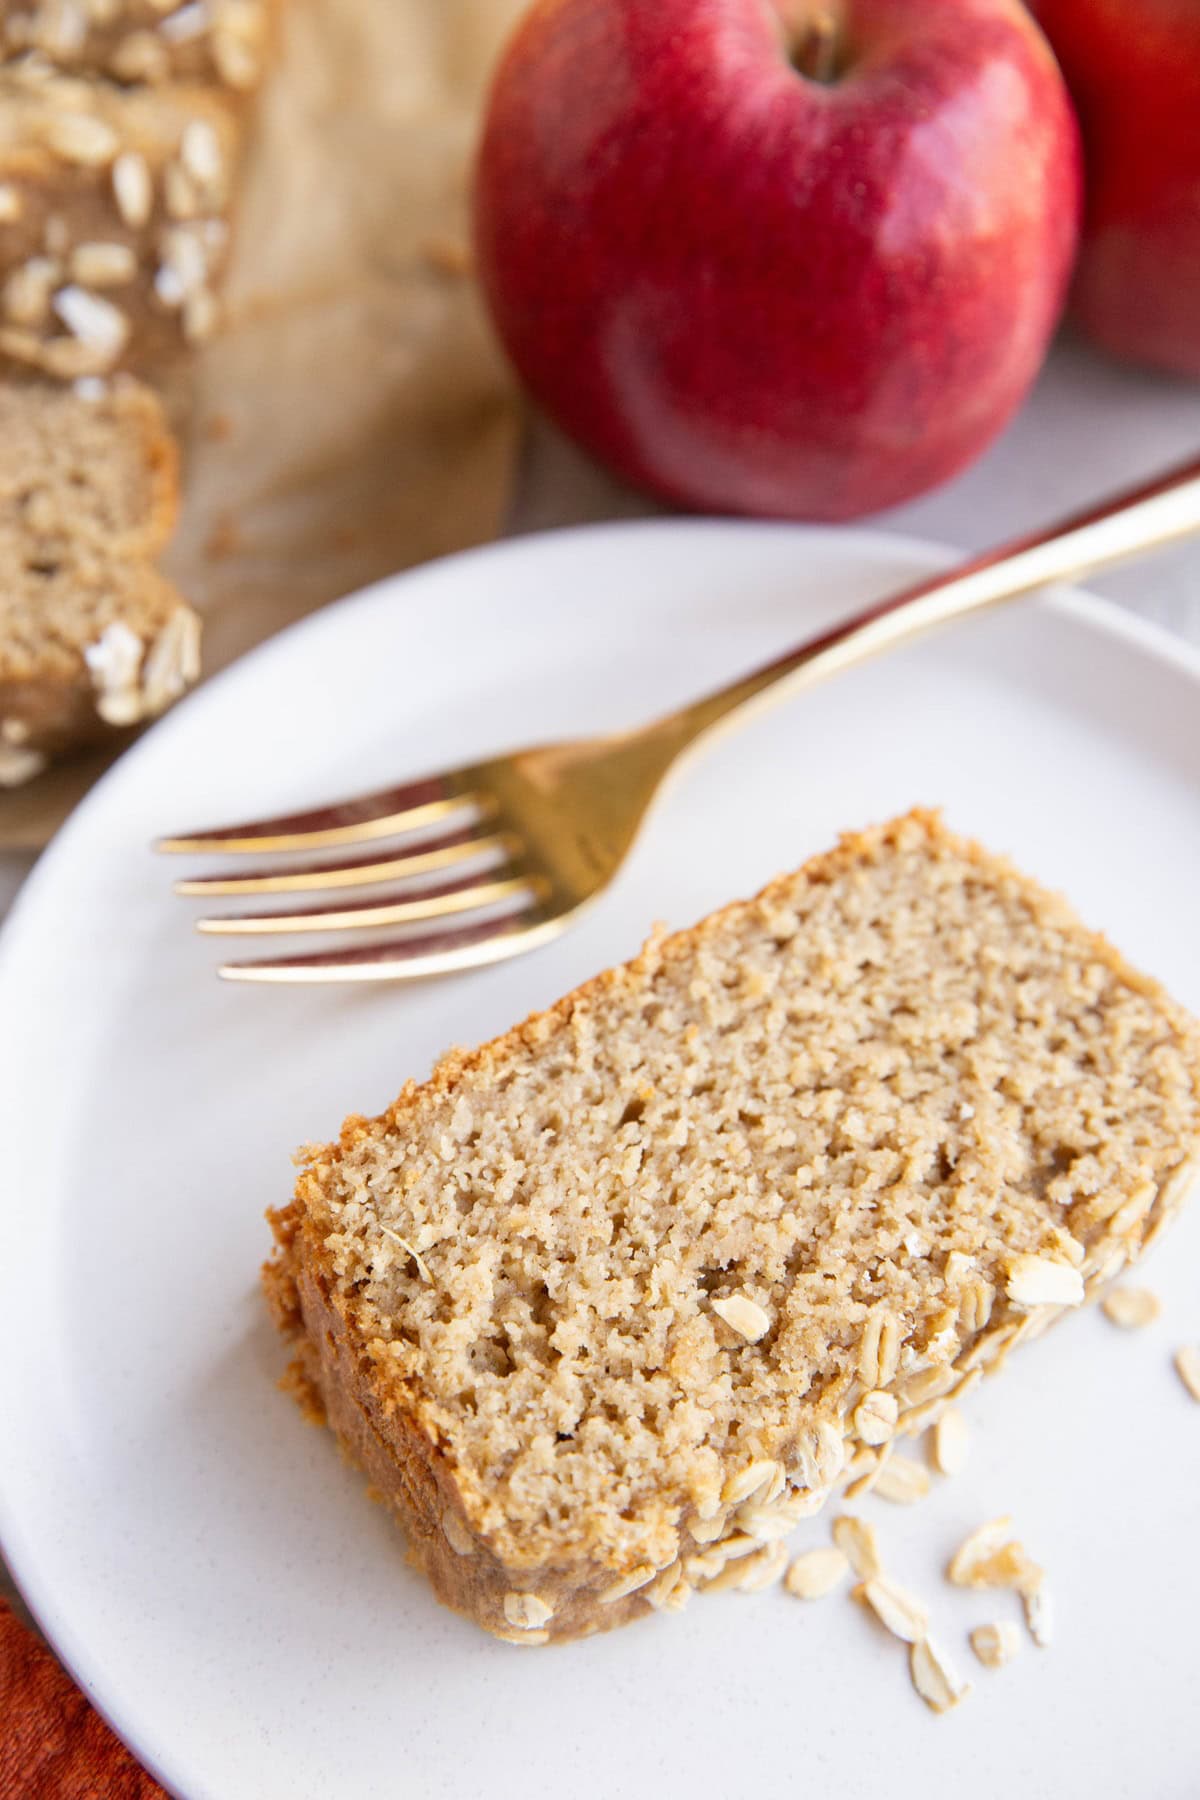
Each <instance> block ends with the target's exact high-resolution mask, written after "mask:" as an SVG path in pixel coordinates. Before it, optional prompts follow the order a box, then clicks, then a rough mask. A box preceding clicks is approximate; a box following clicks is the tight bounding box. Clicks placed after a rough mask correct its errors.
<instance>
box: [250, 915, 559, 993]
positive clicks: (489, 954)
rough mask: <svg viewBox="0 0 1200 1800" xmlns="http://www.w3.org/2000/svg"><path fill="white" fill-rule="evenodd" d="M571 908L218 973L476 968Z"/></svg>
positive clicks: (515, 951)
mask: <svg viewBox="0 0 1200 1800" xmlns="http://www.w3.org/2000/svg"><path fill="white" fill-rule="evenodd" d="M569 919H570V914H569V913H562V914H558V915H556V916H553V917H549V918H547V917H541V918H539V917H538V916H537V915H536V914H535V915H534V916H533V917H532V918H529V917H523V916H518V917H517V918H515V919H514V918H513V916H512V915H511V914H509V915H507V916H506V917H504V918H501V919H489V920H487V921H486V922H485V923H483V924H480V925H466V926H460V927H459V928H458V929H456V930H449V931H435V932H429V933H426V934H424V935H422V936H420V937H409V938H397V939H395V940H392V941H390V942H388V943H384V944H375V945H364V946H362V947H361V948H353V949H349V950H329V951H317V952H315V953H313V954H312V955H308V956H280V957H273V958H271V959H270V960H267V961H263V962H236V963H224V964H223V965H222V966H221V968H219V969H218V971H217V973H218V974H219V975H220V976H221V977H222V978H223V979H224V980H225V981H257V982H280V983H284V982H306V983H311V982H332V981H417V980H420V979H422V978H423V977H426V976H430V975H448V974H451V973H453V971H455V970H457V969H471V968H477V967H479V966H480V965H482V964H484V963H491V962H499V961H501V959H502V958H504V957H507V956H517V955H519V954H520V953H521V952H522V951H525V950H532V949H534V948H535V947H536V946H537V945H538V944H543V943H545V942H546V941H547V940H548V939H549V938H552V937H557V935H558V933H559V932H560V931H562V930H563V929H564V928H565V927H566V925H567V924H568V922H569Z"/></svg>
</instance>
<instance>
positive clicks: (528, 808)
mask: <svg viewBox="0 0 1200 1800" xmlns="http://www.w3.org/2000/svg"><path fill="white" fill-rule="evenodd" d="M1197 530H1200V461H1197V462H1192V463H1189V464H1188V465H1186V466H1185V467H1183V468H1180V469H1175V470H1173V471H1171V473H1169V474H1167V475H1165V476H1162V477H1160V479H1158V480H1157V481H1154V482H1151V483H1149V484H1148V485H1146V486H1144V487H1141V488H1137V489H1134V490H1131V491H1129V492H1126V493H1123V494H1120V495H1118V496H1116V497H1115V498H1113V499H1110V500H1109V501H1107V502H1106V503H1104V504H1103V505H1100V506H1097V507H1094V508H1092V509H1090V510H1089V511H1087V512H1084V513H1080V514H1076V515H1074V516H1072V517H1071V518H1069V519H1067V520H1065V521H1064V522H1062V523H1061V524H1059V525H1057V526H1055V527H1052V528H1051V529H1050V530H1048V531H1045V532H1040V533H1038V534H1036V535H1035V536H1032V537H1027V538H1022V539H1020V540H1018V541H1016V542H1013V543H1010V544H1007V545H1005V546H1003V547H1002V548H1000V549H998V550H995V551H992V552H990V553H989V554H987V555H984V556H981V557H978V558H976V559H974V560H973V561H970V562H967V563H964V564H961V565H960V566H959V567H957V568H955V569H952V570H950V571H949V572H947V573H946V574H943V575H936V576H934V577H932V578H931V579H930V580H927V581H923V582H920V583H918V584H917V585H916V586H914V587H909V588H906V589H905V590H904V591H903V592H902V593H899V594H896V595H894V596H893V597H892V598H890V599H887V600H883V601H880V602H879V603H877V604H876V605H874V606H872V607H869V608H868V609H867V610H866V611H864V612H860V613H858V614H856V615H855V616H854V617H853V618H851V619H847V620H846V621H844V622H843V623H842V624H840V625H836V626H834V627H833V629H832V630H830V631H827V632H825V633H823V634H822V635H821V636H819V637H816V638H813V639H811V640H810V641H809V642H808V643H805V644H802V645H801V646H800V647H799V649H797V650H793V651H791V652H790V654H788V655H786V656H782V657H780V658H778V660H776V661H775V662H772V663H769V664H767V665H766V666H765V667H764V668H761V669H756V670H754V671H753V672H752V673H751V674H749V675H745V676H743V677H742V678H741V680H739V681H736V682H734V683H733V684H732V685H731V686H729V687H726V688H722V689H720V691H719V692H716V693H712V694H707V695H705V696H704V697H703V698H702V699H699V700H696V701H693V702H692V704H691V705H689V706H684V707H682V708H680V710H679V711H678V712H674V713H670V714H668V715H667V716H666V717H665V718H662V719H657V720H655V721H654V722H653V723H652V724H650V725H647V726H645V727H644V728H642V729H641V730H638V731H631V732H623V733H621V734H619V735H617V736H615V737H603V738H590V739H587V738H585V739H580V740H578V741H576V742H571V743H563V744H551V745H548V746H543V747H539V748H534V749H528V750H518V751H515V752H514V753H512V754H511V755H508V756H498V757H494V758H492V759H491V760H489V761H487V762H477V763H468V764H465V765H464V766H463V767H462V768H458V769H450V770H447V771H446V772H445V773H443V774H440V775H428V776H425V777H424V778H423V779H421V780H419V781H411V782H407V783H405V784H403V785H401V786H399V787H392V788H385V789H383V790H382V791H381V792H379V793H374V794H367V795H363V796H361V797H359V798H357V799H353V800H346V801H342V802H341V803H340V804H335V805H332V806H325V807H320V808H318V809H317V810H315V811H312V812H305V813H293V814H290V815H286V816H284V817H280V818H274V819H265V820H261V821H259V822H258V823H252V824H244V825H235V826H228V827H225V828H222V829H216V830H211V831H198V832H189V833H187V834H186V835H184V836H179V837H170V838H166V839H164V840H163V841H162V842H161V843H160V844H159V846H158V847H159V849H161V850H167V851H189V852H195V853H205V854H209V853H213V852H235V851H236V852H239V853H244V852H257V853H260V854H263V855H266V854H268V853H270V854H274V853H276V852H296V851H300V852H309V851H314V850H316V851H324V850H338V851H344V850H347V849H359V850H362V851H365V853H364V854H360V855H357V856H353V857H350V858H343V859H341V860H332V861H327V860H320V861H311V860H308V859H307V858H305V859H304V860H301V861H299V862H291V863H288V864H282V865H281V864H278V863H277V864H274V865H272V866H268V867H266V868H262V869H255V870H252V871H251V872H249V873H245V874H221V875H206V876H200V877H197V878H195V879H192V880H189V881H181V882H179V883H178V884H177V888H176V891H177V892H178V893H181V894H195V895H203V896H205V897H210V896H215V895H229V894H303V893H317V892H321V891H324V890H332V891H334V892H338V893H341V894H342V895H343V896H344V897H343V898H340V899H338V900H337V901H332V900H326V901H325V902H324V903H322V904H318V905H315V906H310V907H300V908H293V909H292V910H289V911H286V912H264V913H251V914H246V913H236V914H232V915H226V916H223V917H215V918H203V919H201V920H199V922H198V927H199V929H200V930H201V931H206V932H212V933H219V934H222V935H232V934H246V935H249V934H255V933H257V934H275V933H279V932H317V931H337V932H350V931H355V930H364V929H370V930H372V931H380V930H390V929H392V928H394V927H399V926H403V927H408V926H413V925H421V926H425V925H430V924H432V925H434V926H436V927H438V929H435V930H434V931H432V932H431V931H422V932H420V933H411V932H409V933H407V934H406V935H403V936H401V937H399V938H392V939H390V940H387V941H383V942H379V941H377V940H373V941H372V942H371V943H369V944H365V945H361V946H351V947H350V948H338V949H334V950H329V951H324V952H322V951H317V952H312V953H309V954H301V955H294V956H286V957H276V958H271V959H267V960H263V961H258V962H236V963H227V964H225V965H224V966H223V967H222V968H221V970H220V973H221V975H223V976H225V977H226V978H227V979H229V980H234V981H277V982H278V981H288V982H295V981H307V982H311V981H394V980H400V979H413V978H415V977H419V976H428V975H441V974H446V973H449V972H450V971H451V970H454V969H466V968H471V967H474V966H476V965H478V964H481V963H489V962H496V961H498V960H499V959H500V958H502V957H506V956H515V955H516V954H517V953H518V952H520V951H523V950H532V949H533V948H534V947H535V945H537V944H543V943H545V942H546V941H547V939H549V938H552V937H555V936H557V935H558V933H559V932H561V931H565V930H566V928H567V926H568V925H570V924H571V922H572V921H573V920H575V919H577V918H578V917H579V916H580V914H581V913H582V911H583V909H584V908H585V907H587V906H590V905H591V904H592V903H593V902H594V901H595V900H597V899H598V898H599V896H600V895H601V894H602V893H603V892H604V890H605V888H606V887H607V886H608V884H609V883H610V882H611V881H612V879H613V877H614V875H615V874H616V872H617V870H618V869H619V868H620V866H621V864H622V862H623V861H624V859H625V857H626V855H627V854H628V852H629V850H630V847H631V846H632V844H633V841H634V838H635V837H636V836H637V833H638V830H639V828H640V826H641V824H642V821H643V819H644V818H645V816H646V813H647V811H648V810H649V807H650V804H651V802H652V801H653V799H654V796H655V794H656V793H657V791H658V789H659V787H660V786H661V785H662V782H663V779H664V777H665V776H666V774H667V772H668V771H669V770H670V769H671V768H672V767H673V766H674V765H676V764H677V763H678V762H679V761H680V759H681V758H682V756H683V755H684V752H685V751H691V750H694V749H695V748H696V747H697V746H698V745H699V744H700V743H701V742H702V741H704V740H707V739H708V738H710V737H711V736H712V735H713V734H714V733H715V731H716V730H717V729H718V728H719V727H728V726H729V725H731V724H733V723H735V722H737V723H740V722H741V721H742V720H743V719H744V718H745V717H746V716H747V715H748V713H749V712H750V711H751V710H752V709H754V708H755V707H756V706H758V705H761V704H762V703H763V702H764V701H765V700H766V699H768V698H770V699H773V700H777V699H781V698H783V697H784V696H785V695H786V694H790V693H793V692H794V691H795V690H796V689H798V688H800V687H803V686H806V685H807V684H809V683H810V682H814V681H818V680H821V679H822V678H823V677H824V676H826V675H832V674H834V673H835V672H837V671H838V670H841V669H845V668H848V667H850V665H851V664H854V663H858V662H862V661H863V660H864V659H865V658H867V657H869V656H874V655H876V654H878V653H879V652H880V651H882V650H886V649H889V648H891V646H893V645H895V644H899V643H902V642H904V641H906V640H908V639H910V638H914V637H916V636H918V635H919V634H921V633H923V632H926V631H929V630H931V629H932V628H933V627H934V626H937V625H943V624H945V623H947V622H948V621H949V620H951V619H956V618H960V617H962V616H964V615H965V614H967V613H974V612H980V611H982V610H983V609H985V608H987V607H991V606H995V605H997V604H999V603H1000V602H1001V601H1004V600H1010V599H1014V598H1016V597H1017V596H1019V595H1022V594H1027V593H1030V592H1031V591H1032V590H1033V589H1035V588H1040V587H1043V586H1045V585H1046V584H1047V583H1048V582H1054V581H1062V580H1066V579H1068V578H1070V577H1073V576H1078V575H1083V574H1088V573H1092V572H1094V571H1096V570H1098V569H1103V568H1108V567H1109V566H1111V565H1112V564H1113V563H1116V562H1119V561H1122V560H1123V559H1125V558H1126V557H1130V556H1134V555H1137V554H1139V553H1140V552H1142V551H1147V550H1152V549H1156V548H1159V547H1160V546H1162V545H1165V544H1168V543H1171V542H1174V541H1175V540H1177V539H1179V538H1183V537H1187V536H1188V535H1190V534H1191V533H1192V532H1195V531H1197ZM395 839H400V840H401V841H400V842H398V843H395V842H389V840H395ZM367 846H374V848H371V849H367V848H366V847H367ZM387 884H399V885H398V886H396V885H387ZM381 886H385V887H386V891H385V892H383V893H382V894H381V893H379V892H375V893H374V894H373V895H368V896H367V897H365V898H363V897H360V896H359V895H358V892H357V891H358V890H360V889H362V888H365V887H369V888H375V889H378V888H379V887H381ZM475 915H477V916H475Z"/></svg>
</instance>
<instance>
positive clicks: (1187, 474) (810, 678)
mask: <svg viewBox="0 0 1200 1800" xmlns="http://www.w3.org/2000/svg"><path fill="white" fill-rule="evenodd" d="M1198 531H1200V460H1197V461H1192V462H1188V463H1185V464H1183V465H1182V466H1181V467H1179V468H1175V469H1172V470H1170V471H1169V472H1168V473H1167V474H1165V475H1161V476H1159V477H1158V479H1157V480H1155V481H1151V482H1148V483H1146V484H1145V485H1144V486H1142V487H1137V488H1130V489H1127V490H1126V491H1124V492H1123V493H1120V494H1116V495H1113V496H1112V497H1111V498H1110V499H1108V500H1106V501H1104V502H1102V503H1101V504H1100V505H1098V506H1093V507H1089V508H1088V509H1087V511H1085V512H1080V513H1074V514H1072V515H1071V516H1070V517H1069V518H1067V519H1063V520H1061V521H1060V522H1059V523H1058V524H1056V525H1051V526H1050V527H1049V528H1048V529H1046V530H1044V531H1039V532H1035V533H1033V534H1032V535H1031V536H1029V537H1022V538H1016V539H1014V540H1012V541H1011V542H1010V543H1007V544H1002V545H1001V546H1000V547H999V548H998V549H996V550H991V551H986V552H985V553H984V554H983V555H982V556H978V557H975V558H973V559H972V560H971V561H969V562H965V563H960V564H958V566H957V567H955V568H953V569H948V570H947V571H946V572H945V574H941V575H934V576H932V577H930V579H929V580H927V581H922V582H918V583H917V584H916V585H915V586H913V587H909V588H905V589H903V590H902V591H901V592H900V593H898V594H894V595H892V596H891V597H890V598H888V599H886V600H881V601H879V602H878V603H877V604H876V605H874V606H870V607H868V608H866V610H865V611H863V612H860V613H856V614H855V615H854V616H853V617H852V618H849V619H845V620H843V621H842V622H841V623H840V624H838V625H835V626H833V627H832V628H831V629H830V630H829V631H826V632H823V633H822V634H821V635H820V636H818V637H815V638H810V639H809V641H808V642H807V643H804V644H801V645H800V646H799V648H798V649H796V650H792V651H790V652H788V654H787V655H785V656H781V657H779V658H777V659H776V660H775V661H774V662H770V663H767V664H765V665H764V666H763V667H762V668H760V669H756V670H754V671H753V672H752V673H751V674H749V675H745V676H743V677H742V678H741V679H740V680H738V681H735V682H733V683H731V684H730V686H728V687H725V688H720V689H718V690H717V691H716V692H714V693H711V694H707V695H705V696H704V697H703V698H701V699H699V700H696V701H694V702H692V704H691V705H689V706H685V707H683V708H681V710H680V711H679V712H678V713H676V714H673V715H672V717H671V718H670V719H669V720H663V721H662V726H663V727H665V728H668V729H669V730H670V731H671V733H672V734H675V733H678V734H679V738H680V740H681V742H682V744H687V743H691V742H694V741H695V739H697V738H699V737H701V736H704V735H706V734H707V733H708V732H710V731H712V730H714V729H715V728H716V727H717V726H719V725H721V724H722V723H724V722H732V715H734V714H736V713H741V712H742V711H743V709H746V708H749V707H753V706H754V705H755V703H756V702H758V703H761V702H762V701H764V699H766V698H767V697H769V698H770V699H771V700H777V699H783V698H785V697H786V696H787V695H788V694H789V693H791V692H794V691H795V690H796V689H797V688H799V687H803V686H808V685H809V684H810V683H812V682H815V681H820V680H822V679H823V678H824V677H825V676H826V675H833V674H837V673H839V672H840V671H841V670H842V669H847V668H850V667H852V666H853V665H854V664H855V663H860V662H865V661H866V659H867V658H868V657H870V656H877V655H878V654H879V653H880V652H881V651H883V650H890V649H891V648H892V647H893V646H894V645H896V644H901V643H906V642H907V641H908V640H909V639H910V638H916V637H919V636H921V635H923V634H924V633H925V632H927V631H932V630H933V629H934V628H935V627H936V626H939V625H945V624H948V623H949V622H950V621H951V620H952V619H958V618H963V617H965V616H966V615H967V614H968V613H976V612H983V611H985V610H986V609H987V608H988V607H992V606H998V605H999V604H1000V603H1001V602H1002V601H1005V600H1015V599H1017V598H1019V597H1020V596H1021V595H1023V594H1029V593H1032V592H1033V590H1034V589H1035V588H1040V587H1045V586H1047V585H1048V584H1049V583H1051V582H1056V581H1066V580H1070V579H1072V578H1074V577H1076V576H1080V575H1089V574H1094V573H1095V572H1096V571H1097V570H1100V569H1108V568H1112V567H1113V565H1114V564H1116V563H1120V562H1124V561H1126V560H1127V559H1129V558H1131V557H1135V556H1140V555H1142V554H1143V553H1144V552H1146V551H1150V550H1158V549H1161V548H1163V547H1164V546H1165V545H1167V544H1172V543H1175V542H1177V541H1178V540H1179V539H1181V538H1186V537H1190V536H1192V535H1193V533H1195V532H1198ZM739 723H740V720H739Z"/></svg>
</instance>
